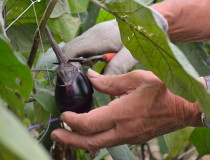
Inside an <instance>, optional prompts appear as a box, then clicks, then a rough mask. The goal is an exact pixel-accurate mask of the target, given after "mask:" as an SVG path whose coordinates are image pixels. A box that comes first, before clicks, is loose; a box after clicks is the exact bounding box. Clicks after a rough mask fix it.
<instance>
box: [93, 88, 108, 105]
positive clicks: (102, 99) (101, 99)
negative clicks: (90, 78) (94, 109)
mask: <svg viewBox="0 0 210 160" xmlns="http://www.w3.org/2000/svg"><path fill="white" fill-rule="evenodd" d="M94 95H95V99H96V101H97V104H98V105H99V107H101V106H105V105H107V104H108V103H109V102H110V101H111V99H110V95H108V94H104V93H102V92H99V91H98V90H96V89H94Z"/></svg>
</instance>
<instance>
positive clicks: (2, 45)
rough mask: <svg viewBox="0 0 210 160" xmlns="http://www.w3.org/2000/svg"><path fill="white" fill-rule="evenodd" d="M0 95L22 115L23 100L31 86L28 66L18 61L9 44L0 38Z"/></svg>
mask: <svg viewBox="0 0 210 160" xmlns="http://www.w3.org/2000/svg"><path fill="white" fill-rule="evenodd" d="M0 51H1V54H0V77H1V79H0V96H1V98H2V99H4V100H5V101H7V103H8V104H9V106H10V108H11V109H12V110H13V111H15V112H16V113H18V114H19V115H23V105H24V101H25V100H27V99H28V97H29V95H30V93H31V90H32V87H33V82H32V76H31V72H30V70H29V68H28V67H27V66H25V65H24V64H22V63H20V62H19V61H18V59H17V58H16V57H15V55H14V54H13V52H12V50H11V48H10V47H9V45H8V44H7V43H6V42H5V41H4V40H3V39H1V38H0Z"/></svg>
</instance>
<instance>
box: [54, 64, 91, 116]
mask: <svg viewBox="0 0 210 160" xmlns="http://www.w3.org/2000/svg"><path fill="white" fill-rule="evenodd" d="M75 64H76V65H75ZM66 69H67V71H65V70H66ZM59 72H60V73H59ZM55 100H56V103H57V106H58V109H59V110H60V112H61V113H62V112H65V111H72V112H76V113H84V112H88V111H90V110H91V109H92V105H93V88H92V85H91V83H90V81H89V80H88V78H87V77H86V75H85V74H84V72H83V70H82V67H81V65H80V64H78V63H74V65H66V66H59V67H58V69H57V80H56V87H55Z"/></svg>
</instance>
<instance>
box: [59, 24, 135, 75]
mask: <svg viewBox="0 0 210 160" xmlns="http://www.w3.org/2000/svg"><path fill="white" fill-rule="evenodd" d="M63 52H64V53H65V54H66V56H67V58H73V57H90V56H94V55H100V54H104V53H110V52H115V53H118V54H117V55H116V56H114V57H113V58H112V60H111V61H110V62H109V63H108V64H107V66H106V67H105V69H104V74H109V75H114V74H122V73H126V72H127V71H128V70H129V69H130V68H132V67H133V66H135V65H136V64H138V61H137V60H135V59H134V58H133V56H132V55H131V53H130V52H129V51H128V50H127V49H126V48H125V47H124V46H123V44H122V41H121V38H120V31H119V28H118V24H117V22H116V20H111V21H106V22H102V23H99V24H97V25H95V26H93V27H92V28H90V29H89V30H88V31H86V32H85V33H83V34H82V35H81V36H79V37H76V38H75V39H73V40H72V41H70V42H68V43H66V45H65V46H64V47H63ZM122 64H124V65H122Z"/></svg>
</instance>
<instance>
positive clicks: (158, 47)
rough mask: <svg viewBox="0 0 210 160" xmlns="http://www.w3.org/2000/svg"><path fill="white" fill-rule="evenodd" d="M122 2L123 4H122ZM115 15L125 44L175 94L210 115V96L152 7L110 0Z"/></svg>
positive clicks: (127, 0)
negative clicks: (163, 27)
mask: <svg viewBox="0 0 210 160" xmlns="http://www.w3.org/2000/svg"><path fill="white" fill-rule="evenodd" d="M119 2H120V3H119ZM105 4H106V6H107V8H108V9H110V10H112V13H113V14H114V15H115V16H116V18H117V21H118V24H119V28H120V32H121V38H122V41H123V44H124V45H125V46H126V47H127V48H128V49H129V50H130V52H131V53H132V55H133V56H134V57H135V58H136V59H137V60H139V61H140V62H141V63H142V64H143V65H144V66H145V67H146V68H147V69H148V70H150V71H152V72H153V73H154V74H156V75H157V76H158V77H159V78H160V79H161V80H162V81H163V82H164V83H165V84H166V85H167V87H168V88H169V89H170V90H171V91H172V92H173V93H175V94H177V95H180V96H182V97H184V98H185V99H187V100H189V101H191V102H195V101H199V106H200V108H201V109H202V111H204V112H205V113H206V114H207V116H208V117H210V109H209V107H208V106H209V105H210V95H209V94H208V93H207V91H206V89H205V88H204V86H203V85H202V84H201V82H200V79H199V75H198V74H197V72H196V71H195V69H194V68H193V66H192V65H191V64H190V63H189V61H188V60H187V58H186V57H185V56H184V54H183V53H182V52H181V51H180V50H179V49H178V48H177V47H176V46H174V45H173V44H172V43H170V41H169V39H168V37H167V35H166V33H164V32H163V31H162V30H161V29H160V28H159V27H158V25H157V24H156V22H155V20H154V18H153V16H152V13H151V11H150V9H149V8H147V7H145V6H144V5H142V4H140V3H137V2H136V1H134V0H133V1H130V0H120V1H119V0H107V1H105Z"/></svg>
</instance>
